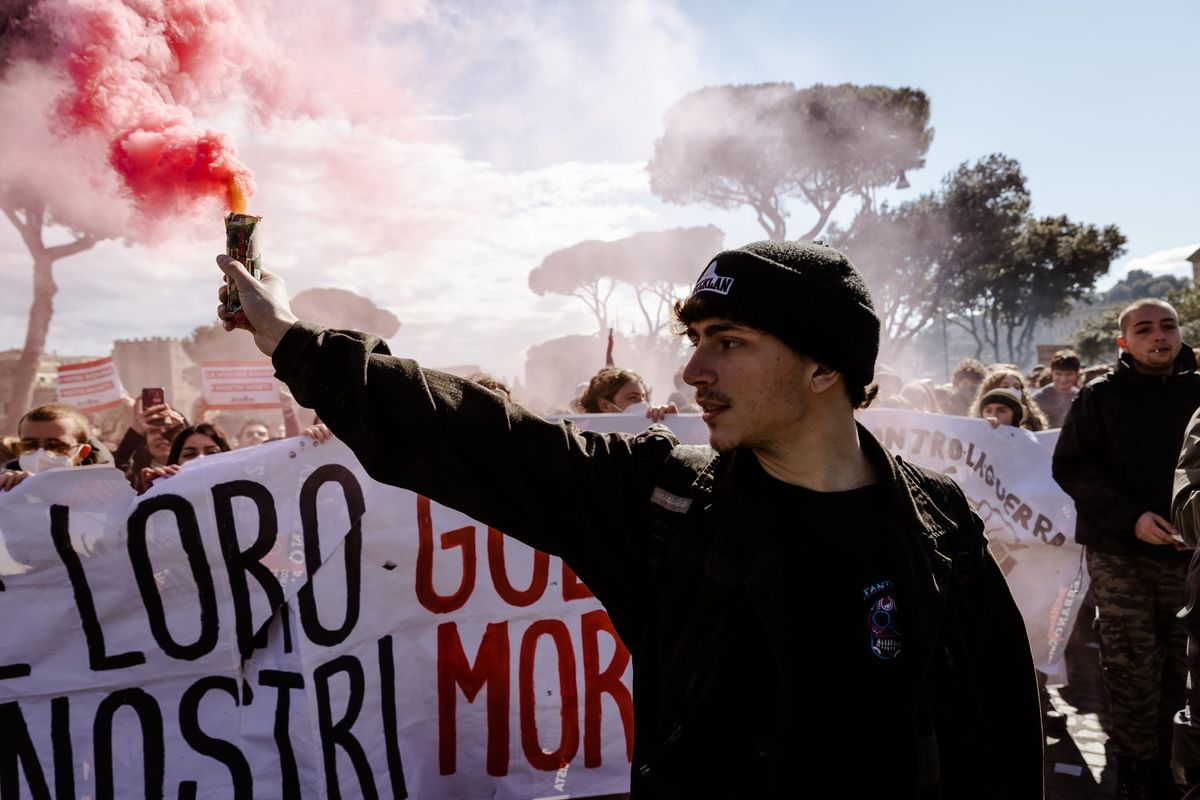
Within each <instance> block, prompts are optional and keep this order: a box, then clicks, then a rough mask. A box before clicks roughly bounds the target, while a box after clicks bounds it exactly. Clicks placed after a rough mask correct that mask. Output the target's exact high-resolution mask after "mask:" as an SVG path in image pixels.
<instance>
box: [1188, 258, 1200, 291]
mask: <svg viewBox="0 0 1200 800" xmlns="http://www.w3.org/2000/svg"><path fill="white" fill-rule="evenodd" d="M1187 260H1188V261H1190V262H1192V283H1193V285H1194V286H1200V250H1197V251H1196V252H1194V253H1192V254H1191V255H1190V256H1188V257H1187Z"/></svg>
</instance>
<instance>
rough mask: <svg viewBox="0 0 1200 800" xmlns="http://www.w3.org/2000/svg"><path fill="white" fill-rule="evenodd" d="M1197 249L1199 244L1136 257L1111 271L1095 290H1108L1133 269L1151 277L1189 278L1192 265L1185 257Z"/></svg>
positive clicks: (1170, 248)
mask: <svg viewBox="0 0 1200 800" xmlns="http://www.w3.org/2000/svg"><path fill="white" fill-rule="evenodd" d="M1197 248H1200V244H1185V245H1180V246H1179V247H1168V248H1167V249H1165V250H1158V251H1156V252H1153V253H1150V254H1149V255H1144V256H1136V257H1134V258H1131V259H1129V260H1128V261H1126V262H1125V263H1124V264H1121V265H1120V266H1118V267H1116V268H1115V269H1113V270H1111V271H1110V272H1109V273H1108V274H1107V275H1105V276H1104V278H1103V279H1102V280H1101V281H1099V282H1098V283H1097V284H1096V288H1097V289H1099V290H1101V291H1103V290H1105V289H1108V288H1110V287H1111V286H1112V285H1113V284H1115V283H1117V282H1118V281H1120V280H1121V279H1122V278H1124V277H1125V276H1126V275H1128V274H1129V273H1130V272H1131V271H1132V270H1135V269H1141V270H1145V271H1146V272H1149V273H1150V274H1152V275H1174V276H1176V277H1191V275H1192V264H1191V262H1190V261H1188V260H1187V257H1188V256H1190V255H1191V254H1192V253H1194V252H1196V250H1197Z"/></svg>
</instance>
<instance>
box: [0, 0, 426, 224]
mask: <svg viewBox="0 0 1200 800" xmlns="http://www.w3.org/2000/svg"><path fill="white" fill-rule="evenodd" d="M377 5H379V8H378V9H377V11H376V13H377V14H382V15H385V16H384V17H383V18H385V19H409V18H412V16H413V15H416V14H417V13H418V12H417V11H412V12H411V13H410V14H409V15H408V16H407V17H406V16H405V15H404V14H403V13H402V9H401V5H402V4H396V3H390V4H389V3H380V4H377ZM412 5H413V6H414V7H416V4H412ZM303 6H304V4H303V3H297V4H294V5H293V6H292V7H291V10H293V11H296V12H298V13H297V14H296V15H295V16H293V15H291V14H289V15H287V16H284V17H281V19H274V18H273V17H272V16H271V15H272V10H271V6H270V5H269V4H248V3H238V2H235V0H137V2H133V1H132V0H37V1H36V2H31V1H30V2H27V1H26V0H15V1H14V2H10V3H7V4H6V5H5V7H4V9H3V11H0V70H3V80H2V83H0V117H3V118H5V121H4V122H3V123H0V137H2V138H0V141H3V142H4V145H5V149H8V150H10V151H12V152H20V153H21V154H22V157H21V159H20V161H21V162H22V163H21V164H17V163H14V162H15V161H16V159H6V165H5V166H0V185H3V186H4V187H5V188H6V189H7V191H9V192H14V191H15V192H22V193H25V194H26V195H29V194H32V195H33V196H34V197H36V198H39V199H46V200H51V201H55V202H52V203H51V206H52V209H54V210H55V211H56V212H57V213H56V218H58V219H59V220H60V221H63V222H66V223H67V224H70V225H72V226H74V227H78V228H81V229H84V230H89V231H92V232H95V233H101V234H105V235H110V234H111V233H112V230H111V229H112V228H113V227H119V225H120V223H119V221H118V219H119V218H118V216H117V215H114V213H113V209H112V207H111V204H112V201H113V200H114V199H115V198H113V197H112V195H111V191H112V190H114V189H115V190H116V191H117V192H118V193H119V195H120V196H121V197H123V198H124V199H125V200H126V201H127V205H128V207H129V208H128V210H129V211H131V212H132V214H130V215H129V217H128V219H127V221H126V224H127V225H129V226H130V227H132V228H133V229H134V232H135V233H136V234H137V235H138V236H139V238H145V239H151V240H153V239H156V238H158V236H159V235H160V234H161V233H163V232H164V225H163V223H164V222H166V221H168V220H172V219H175V218H178V217H180V216H181V215H194V214H195V213H196V212H200V211H206V212H208V213H212V212H213V211H215V210H218V209H219V210H224V209H227V208H228V207H229V206H230V196H229V192H230V186H231V183H232V182H234V181H236V182H237V183H238V184H239V185H240V186H241V187H242V188H243V189H244V190H245V192H246V193H247V194H251V193H252V192H253V190H254V180H253V177H252V175H251V171H250V168H249V167H248V166H247V165H246V164H245V163H243V161H242V160H241V159H239V157H238V152H237V148H236V147H235V145H234V143H233V141H232V140H231V138H230V136H229V135H228V134H226V133H225V132H223V131H222V130H219V129H217V128H216V127H210V126H207V125H205V124H202V123H201V122H200V121H199V119H202V118H204V117H205V116H209V117H211V116H214V115H219V114H223V115H226V116H235V117H240V116H243V115H244V116H247V117H249V118H250V119H252V120H253V121H256V122H258V123H260V124H264V125H269V124H270V123H271V121H272V120H274V119H276V118H279V117H280V116H285V115H287V116H303V117H318V116H320V115H321V114H324V113H329V112H338V113H345V114H346V115H348V116H349V117H350V118H351V119H365V118H368V117H370V116H375V117H377V118H381V119H382V118H388V117H393V118H394V117H403V116H407V115H408V113H409V110H408V107H407V105H406V104H405V103H404V102H402V101H401V100H399V99H398V93H397V92H396V91H394V90H390V91H389V90H388V89H387V87H385V86H383V85H382V83H383V82H382V81H381V80H380V79H379V78H378V77H377V76H378V75H379V70H372V69H371V67H372V66H373V65H372V64H371V63H370V60H371V59H370V52H371V51H370V49H369V48H363V49H362V53H363V54H364V59H363V60H360V61H357V62H355V61H353V60H352V59H350V58H348V57H347V56H348V55H349V53H350V51H351V50H352V48H351V46H350V42H351V36H352V33H353V32H352V31H351V28H352V27H353V26H354V24H355V22H354V21H353V19H352V17H351V15H350V14H349V13H348V12H347V11H344V10H341V9H338V8H336V7H334V8H330V9H328V10H326V11H322V13H319V14H318V13H316V10H315V9H305V8H303ZM300 12H304V13H300ZM339 64H340V65H339ZM352 76H353V77H357V80H351V77H352ZM369 98H373V99H374V101H375V102H376V105H374V106H372V104H371V102H370V100H369ZM18 117H24V118H25V119H17V118H18ZM30 117H32V119H30ZM39 140H40V141H39ZM14 141H15V142H19V143H20V144H21V149H20V150H19V151H13V150H12V149H11V144H12V143H13V142H14ZM98 160H99V161H100V162H101V163H96V162H97V161H98ZM64 161H66V162H68V163H74V162H83V163H86V166H85V167H84V168H83V169H82V170H78V169H77V170H67V171H65V174H63V173H64V171H63V170H61V169H58V168H57V165H59V164H61V163H62V162H64ZM76 166H78V164H76ZM106 173H111V175H108V174H106ZM114 176H115V184H114V182H113V180H112V178H113V177H114ZM59 181H66V182H67V183H68V184H69V186H65V187H60V186H58V183H59ZM60 189H62V190H65V191H60ZM64 195H65V196H68V197H69V196H71V195H84V196H87V197H90V198H91V200H92V204H91V208H87V207H86V205H87V204H86V203H81V202H74V203H71V202H67V203H65V204H63V205H64V208H63V210H62V211H58V205H59V204H60V203H59V202H57V201H59V200H60V197H61V196H64Z"/></svg>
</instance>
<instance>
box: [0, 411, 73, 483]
mask: <svg viewBox="0 0 1200 800" xmlns="http://www.w3.org/2000/svg"><path fill="white" fill-rule="evenodd" d="M17 435H18V436H19V437H20V438H19V440H18V442H17V443H16V445H15V447H14V448H13V449H14V450H15V451H16V454H17V459H16V461H10V462H9V463H8V464H6V465H5V469H4V471H3V472H0V491H8V490H9V489H11V488H12V487H14V486H16V485H17V484H19V483H20V482H21V481H23V480H25V479H26V478H28V477H29V476H30V475H36V474H39V473H42V472H46V471H48V470H51V469H58V468H61V467H75V466H79V464H81V463H83V460H84V459H86V458H87V457H88V456H89V455H90V454H91V452H92V446H91V445H90V444H88V440H89V439H90V438H91V434H90V425H89V423H88V418H87V417H86V416H84V414H83V412H82V411H80V410H79V409H77V408H74V407H72V406H67V405H61V404H59V403H50V404H48V405H44V406H38V407H37V408H35V409H33V410H32V411H29V412H28V413H26V414H25V416H23V417H21V421H20V422H19V423H18V424H17Z"/></svg>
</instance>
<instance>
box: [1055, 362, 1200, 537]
mask: <svg viewBox="0 0 1200 800" xmlns="http://www.w3.org/2000/svg"><path fill="white" fill-rule="evenodd" d="M1198 407H1200V375H1197V374H1196V357H1195V355H1194V354H1193V353H1192V348H1191V347H1189V346H1188V345H1186V344H1185V345H1183V347H1182V349H1181V350H1180V351H1179V356H1178V357H1177V358H1176V359H1175V373H1174V374H1173V375H1145V374H1142V373H1140V372H1137V371H1136V370H1134V368H1133V361H1132V360H1131V359H1130V357H1129V354H1128V353H1124V354H1122V356H1121V360H1120V361H1119V362H1118V364H1117V369H1116V371H1115V372H1113V373H1112V374H1110V375H1105V376H1103V377H1100V378H1097V379H1096V380H1094V381H1092V382H1091V383H1089V384H1088V385H1087V386H1085V387H1083V389H1081V390H1080V391H1079V396H1078V397H1076V398H1075V402H1074V403H1072V405H1071V410H1070V411H1068V412H1067V418H1066V421H1065V422H1064V423H1063V428H1062V433H1060V434H1059V437H1058V445H1057V446H1056V447H1055V448H1054V463H1053V472H1054V479H1055V480H1056V481H1058V484H1059V486H1061V487H1062V488H1063V491H1065V492H1066V493H1067V494H1068V495H1070V496H1071V499H1072V500H1074V501H1075V512H1076V520H1075V541H1077V542H1079V543H1080V544H1082V545H1084V546H1085V547H1090V548H1093V549H1095V550H1097V551H1100V552H1103V553H1116V554H1123V555H1153V556H1156V557H1159V558H1168V557H1174V558H1179V557H1182V556H1179V555H1178V554H1177V552H1176V551H1175V550H1174V549H1173V548H1171V547H1166V546H1159V545H1152V544H1149V543H1147V542H1143V541H1141V540H1140V539H1138V538H1137V536H1135V535H1134V532H1133V529H1134V525H1135V524H1136V523H1137V519H1138V517H1140V516H1141V515H1142V514H1144V513H1145V512H1147V511H1153V512H1154V513H1155V514H1158V515H1159V516H1161V517H1162V518H1163V519H1167V520H1169V519H1170V518H1171V491H1172V485H1173V482H1174V478H1175V465H1176V463H1177V462H1178V460H1179V448H1180V445H1181V444H1182V443H1183V434H1184V429H1185V428H1186V427H1187V422H1188V419H1189V418H1190V417H1191V415H1192V412H1193V411H1195V410H1196V409H1197V408H1198Z"/></svg>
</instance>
